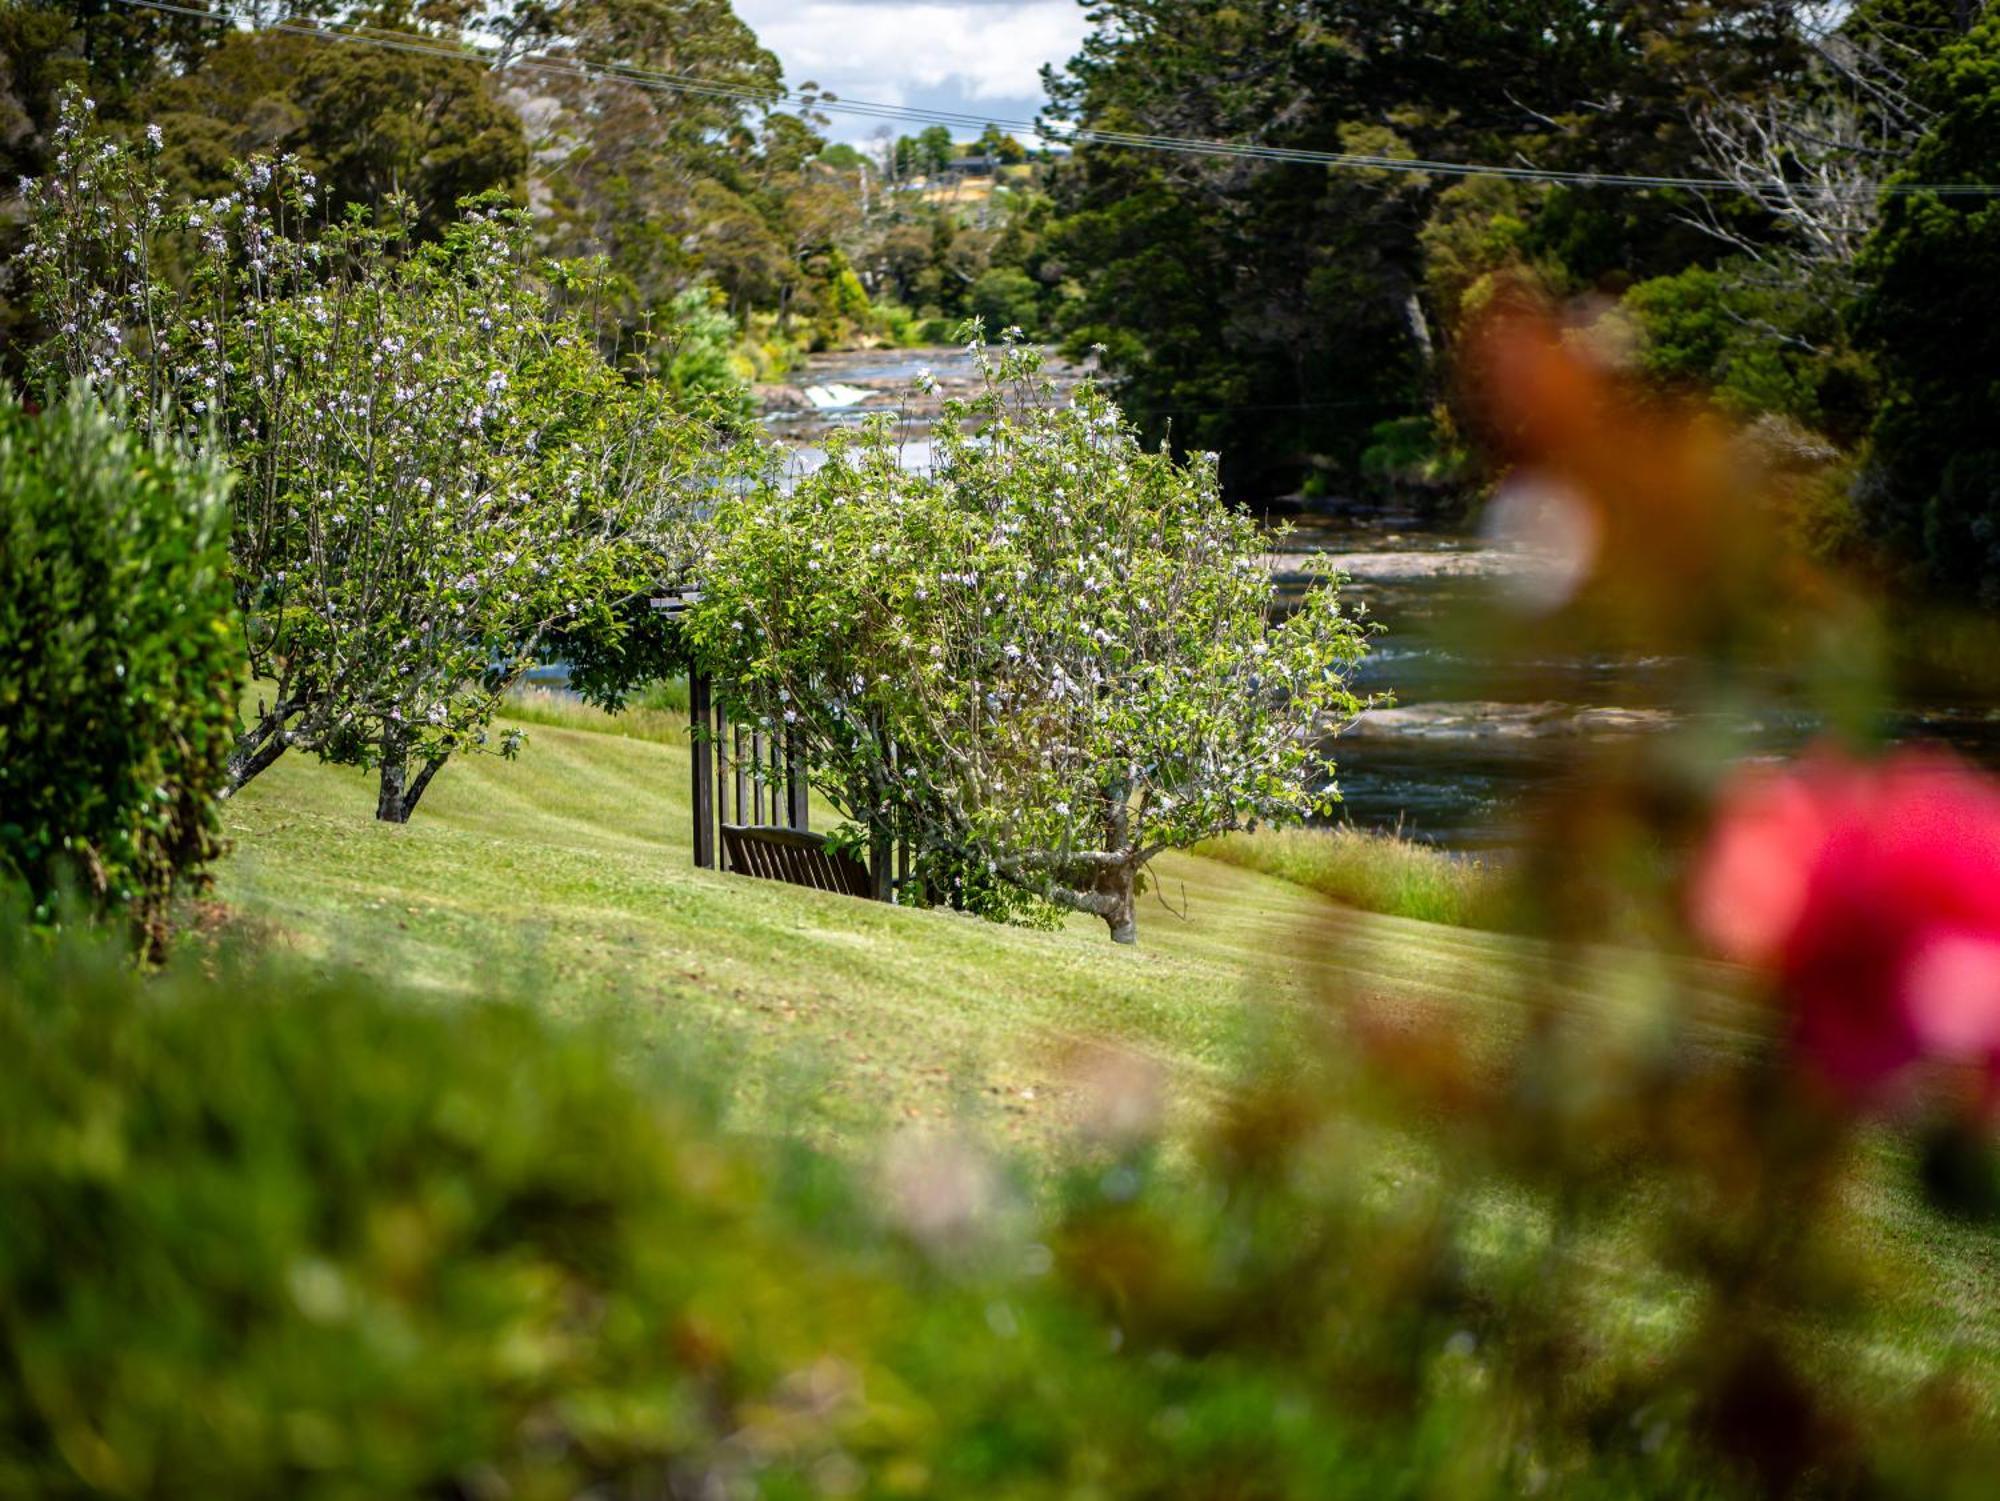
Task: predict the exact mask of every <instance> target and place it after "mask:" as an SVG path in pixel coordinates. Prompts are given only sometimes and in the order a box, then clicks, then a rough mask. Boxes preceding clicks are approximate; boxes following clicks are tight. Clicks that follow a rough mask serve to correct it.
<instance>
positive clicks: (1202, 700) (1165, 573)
mask: <svg viewBox="0 0 2000 1501" xmlns="http://www.w3.org/2000/svg"><path fill="white" fill-rule="evenodd" d="M973 355H974V357H975V359H977V360H978V361H979V364H980V368H981V370H982V371H983V372H984V374H985V377H986V381H985V387H984V390H983V392H982V393H981V394H980V395H978V396H976V397H975V398H974V399H973V400H971V401H950V402H947V403H946V404H945V408H944V413H943V419H942V421H941V423H940V424H939V427H938V429H937V436H936V439H935V441H936V444H937V452H936V461H935V464H934V466H933V467H931V468H930V469H928V470H927V471H922V472H912V471H909V470H906V469H905V468H903V467H902V465H901V464H900V463H899V458H900V455H899V452H898V446H897V443H896V440H895V437H894V434H893V431H892V429H891V428H890V427H889V426H888V425H887V423H886V422H881V423H878V424H876V425H874V426H872V427H870V428H868V429H866V430H865V431H864V432H863V434H862V435H861V436H860V438H859V439H858V441H843V440H842V439H841V438H838V437H836V438H835V439H834V440H833V442H832V443H831V444H830V445H829V454H828V459H827V463H826V465H825V466H824V467H823V468H821V469H820V470H818V471H817V472H815V473H813V474H811V475H809V476H807V477H805V478H804V479H802V480H801V481H800V482H799V483H798V484H797V485H796V486H795V487H793V488H790V489H786V488H784V487H782V486H779V485H766V486H764V487H762V488H759V489H757V490H755V491H753V492H750V493H747V494H745V495H742V496H738V497H734V498H732V499H731V500H729V501H728V502H726V503H725V504H724V505H723V507H722V509H721V511H720V512H719V515H718V525H717V528H716V530H717V543H716V555H715V556H714V557H713V558H712V560H710V561H709V562H708V563H707V564H706V565H705V567H704V578H703V588H704V593H703V597H702V599H701V602H700V604H699V605H698V606H697V607H696V609H695V610H694V612H693V613H692V616H691V623H690V629H691V631H692V633H693V636H694V640H695V643H696V649H697V650H698V651H700V652H702V653H704V654H705V655H706V658H707V660H708V661H709V662H710V663H711V664H712V666H713V670H714V671H715V673H716V674H717V678H718V682H719V683H720V684H721V686H722V690H723V692H724V695H725V698H727V699H731V700H733V701H734V703H735V705H736V707H737V710H738V712H739V713H746V714H749V715H751V716H753V717H758V718H762V719H763V720H765V721H767V722H775V721H778V720H783V721H785V722H786V723H788V724H790V725H791V726H793V727H794V729H795V730H797V731H800V732H802V733H803V736H804V743H805V745H806V747H807V750H808V756H809V759H810V761H811V764H812V768H813V775H814V779H815V781H816V782H817V783H818V784H819V786H820V787H821V788H822V790H824V791H825V792H826V794H827V795H828V796H829V797H830V798H832V799H833V800H834V802H835V803H836V804H837V805H838V806H839V807H840V808H841V809H842V810H843V811H844V812H845V813H847V814H848V816H849V817H850V818H852V819H854V820H857V821H858V822H859V823H862V824H866V825H868V826H869V827H870V828H871V829H872V830H873V831H874V833H875V835H876V837H877V840H878V848H879V841H881V840H882V839H885V838H889V837H896V838H904V839H908V840H909V841H910V842H911V843H912V844H913V845H914V846H915V847H916V848H917V849H918V850H919V851H920V852H923V853H924V854H926V855H928V856H929V857H930V858H931V859H932V860H933V861H934V862H939V861H941V862H943V863H944V864H945V865H948V866H949V867H951V868H952V869H953V870H954V872H955V873H956V874H957V875H958V876H959V877H960V878H961V879H963V878H965V877H970V878H972V879H973V880H974V881H975V882H978V881H982V880H985V881H997V882H1000V883H1004V884H1005V885H1006V886H1007V887H1010V888H1012V889H1014V890H1016V891H1020V892H1025V893H1028V894H1031V895H1032V896H1035V897H1039V898H1043V899H1046V900H1049V901H1053V902H1056V903H1058V904H1061V905H1063V906H1067V907H1071V908H1074V909H1077V910H1080V911H1085V912H1093V913H1096V914H1097V915H1098V916H1100V917H1102V918H1103V919H1104V920H1105V922H1106V923H1107V924H1109V926H1110V929H1111V935H1112V937H1113V938H1115V939H1117V940H1118V941H1120V942H1127V943H1129V942H1131V941H1133V939H1134V937H1135V935H1136V924H1135V917H1134V910H1133V906H1134V901H1133V899H1134V895H1135V892H1136V890H1137V887H1138V881H1139V877H1140V873H1141V872H1142V871H1143V870H1144V868H1145V866H1146V863H1147V862H1148V861H1149V860H1151V859H1152V858H1153V857H1154V856H1155V855H1156V854H1158V853H1159V852H1160V851H1161V850H1164V849H1168V848H1172V847H1174V846H1178V845H1183V844H1187V843H1190V842H1192V841H1194V840H1196V839H1200V838H1203V837H1206V836H1208V835H1210V834H1214V833H1217V832H1219V831H1221V830H1225V829H1233V828H1239V827H1242V826H1245V825H1247V824H1250V823H1253V822H1255V821H1257V820H1260V819H1286V818H1300V817H1303V816H1305V815H1307V814H1310V813H1313V812H1315V811H1318V810H1321V809H1324V808H1325V807H1327V806H1328V805H1329V804H1330V803H1331V802H1332V800H1333V799H1334V797H1335V795H1336V794H1335V791H1334V788H1333V785H1332V782H1331V780H1330V777H1329V773H1330V770H1331V768H1330V767H1329V766H1327V765H1326V764H1325V763H1324V762H1323V761H1322V760H1321V759H1320V758H1319V756H1318V754H1317V749H1318V747H1319V746H1320V744H1321V743H1322V741H1323V739H1324V738H1325V737H1326V736H1327V735H1328V734H1330V733H1331V732H1332V730H1333V729H1334V728H1336V727H1337V725H1338V723H1339V721H1340V720H1341V719H1343V718H1344V717H1346V716H1347V715H1349V714H1350V713H1352V712H1353V710H1354V709H1355V708H1356V707H1358V705H1357V702H1356V700H1355V698H1354V696H1353V695H1352V694H1351V693H1350V692H1349V691H1348V689H1347V687H1346V683H1345V672H1346V669H1347V668H1349V667H1350V666H1351V665H1352V664H1353V662H1354V661H1355V660H1356V659H1357V658H1358V657H1359V656H1360V654H1361V651H1362V632H1361V628H1360V626H1359V625H1358V624H1357V622H1356V621H1355V620H1353V619H1352V618H1350V617H1348V616H1346V615H1343V614H1342V613H1341V611H1340V607H1339V604H1338V601H1337V599H1336V597H1335V594H1334V592H1333V590H1331V589H1315V590H1313V591H1311V592H1310V593H1308V595H1307V596H1306V599H1305V601H1304V602H1303V604H1301V605H1300V607H1299V608H1298V609H1297V610H1296V611H1294V612H1293V613H1292V614H1291V615H1290V616H1288V617H1287V618H1285V619H1284V620H1282V621H1277V620H1275V619H1274V607H1275V604H1276V596H1275V589H1274V586H1273V584H1272V581H1271V578H1270V575H1269V571H1268V569H1267V567H1266V565H1265V563H1264V560H1263V553H1264V550H1265V547H1266V545H1267V544H1266V541H1265V539H1264V538H1263V536H1262V535H1261V534H1260V533H1259V531H1258V528H1257V526H1256V525H1255V523H1253V522H1252V521H1251V520H1250V519H1249V518H1248V517H1246V516H1244V515H1242V514H1241V513H1238V512H1234V511H1232V510H1230V509H1229V508H1228V507H1227V506H1225V505H1224V504H1223V503H1222V501H1221V500H1220V498H1219V497H1218V494H1217V490H1216V476H1215V464H1214V460H1213V459H1212V458H1211V457H1209V456H1206V455H1203V456H1197V457H1195V458H1194V459H1192V460H1190V461H1189V462H1187V463H1186V464H1182V463H1177V462H1176V461H1175V460H1174V459H1173V458H1171V457H1170V456H1169V455H1167V454H1165V453H1154V452H1147V451H1146V450H1144V449H1143V448H1141V446H1140V445H1139V442H1138V440H1137V439H1136V438H1135V437H1134V435H1133V433H1132V431H1131V429H1130V428H1129V427H1128V426H1127V425H1126V424H1125V422H1124V421H1123V419H1122V418H1121V416H1120V414H1119V412H1118V410H1117V409H1116V408H1115V407H1114V406H1113V405H1112V404H1111V403H1110V401H1109V400H1108V399H1107V398H1106V397H1105V396H1104V395H1103V394H1102V393H1100V392H1099V391H1097V390H1095V389H1094V388H1092V387H1090V386H1084V387H1082V388H1081V389H1080V390H1079V391H1078V392H1077V393H1076V396H1075V399H1074V401H1073V403H1072V404H1070V405H1068V406H1065V407H1060V408H1058V407H1056V406H1054V405H1053V403H1052V397H1051V393H1050V392H1049V390H1048V388H1047V386H1046V384H1045V383H1044V382H1042V381H1041V380H1040V379H1039V376H1038V371H1039V357H1038V356H1036V355H1035V354H1033V353H1032V352H1031V351H1027V350H1023V349H1017V348H1013V347H1011V346H1010V347H1009V348H1007V349H1005V350H1004V351H1002V352H1000V353H999V354H997V355H992V354H989V353H988V352H987V350H986V349H985V347H984V346H983V345H982V344H980V343H978V342H977V341H975V343H974V345H973ZM975 425H976V426H977V427H978V431H977V432H976V434H975V433H974V432H973V431H971V430H970V429H971V428H973V427H974V426H975Z"/></svg>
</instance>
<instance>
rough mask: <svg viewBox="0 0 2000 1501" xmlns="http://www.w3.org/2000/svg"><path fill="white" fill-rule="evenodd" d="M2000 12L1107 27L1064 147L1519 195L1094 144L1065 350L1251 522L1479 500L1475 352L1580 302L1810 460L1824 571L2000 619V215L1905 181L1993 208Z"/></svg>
mask: <svg viewBox="0 0 2000 1501" xmlns="http://www.w3.org/2000/svg"><path fill="white" fill-rule="evenodd" d="M1986 11H1987V8H1986V7H1985V6H1983V5H1980V4H1977V3H1971V0H1863V3H1860V4H1854V5H1803V4H1795V3H1786V0H1697V3H1690V0H1611V3H1596V0H1576V3H1565V4H1556V5H1549V4H1533V5H1529V4H1516V3H1512V0H1482V3H1429V4H1419V5H1410V4H1402V3H1385V0H1312V3H1300V0H1226V3H1225V0H1213V3H1211V0H1106V3H1104V4H1102V5H1100V6H1099V7H1098V8H1097V9H1096V10H1095V11H1093V16H1094V18H1095V20H1096V22H1097V29H1096V31H1095V33H1094V35H1093V36H1092V37H1091V39H1090V40H1089V42H1088V43H1087V44H1086V46H1085V48H1084V50H1083V52H1082V54H1081V55H1080V56H1079V57H1077V58H1076V59H1075V60H1074V61H1072V62H1071V63H1070V64H1069V65H1068V66H1067V67H1066V68H1063V69H1056V70H1051V71H1050V72H1049V73H1048V75H1047V84H1048V88H1049V91H1050V95H1051V98H1052V100H1053V107H1052V111H1051V114H1052V116H1053V118H1054V120H1056V121H1058V122H1063V123H1065V124H1067V125H1069V126H1071V127H1072V128H1078V129H1082V130H1086V131H1089V130H1095V131H1099V132H1104V133H1111V132H1117V133H1121V134H1135V135H1148V136H1165V137H1195V138H1201V139H1206V140H1225V141H1237V142H1251V143H1256V144H1257V145H1259V146H1263V147H1278V148H1293V149H1304V150H1311V151H1325V152H1342V153H1352V154H1359V155H1366V156H1369V157H1374V158H1377V159H1391V160H1393V159H1398V158H1400V159H1407V160H1412V161H1418V160H1421V161H1423V162H1427V163H1440V164H1452V163H1482V164H1491V165H1498V166H1504V167H1509V168H1513V169H1527V172H1526V173H1525V174H1524V175H1522V176H1519V177H1512V178H1508V177H1501V176H1497V175H1459V174H1452V173H1447V172H1442V171H1433V172H1425V171H1416V170H1397V169H1395V168H1394V167H1385V168H1381V169H1377V170H1366V169H1363V170H1355V169H1352V168H1337V167H1327V166H1318V165H1313V164H1309V163H1307V164H1300V163H1288V162H1283V161H1271V160H1255V159H1244V158H1242V157H1218V156H1205V155H1199V154H1189V153H1181V152H1172V151H1161V150H1154V149H1138V148H1134V147H1131V146H1127V145H1124V144H1122V143H1121V142H1116V141H1114V142H1109V143H1097V144H1085V145H1083V146H1082V147H1081V149H1079V151H1078V152H1077V154H1076V158H1075V162H1074V165H1073V167H1072V169H1071V170H1069V171H1067V172H1065V173H1063V174H1061V175H1060V176H1059V177H1058V178H1057V180H1056V189H1055V191H1056V200H1057V206H1058V217H1057V221H1056V222H1057V228H1056V230H1055V233H1054V237H1053V238H1054V242H1055V248H1054V253H1055V255H1056V256H1057V257H1059V258H1060V259H1061V260H1062V261H1063V263H1064V264H1065V265H1066V266H1067V267H1068V268H1069V272H1070V274H1071V275H1072V276H1074V277H1075V278H1076V281H1077V284H1078V287H1079V289H1080V292H1081V296H1080V299H1079V301H1078V303H1077V304H1076V306H1075V310H1074V312H1073V314H1072V318H1073V323H1072V325H1071V326H1072V330H1073V337H1074V338H1075V339H1076V340H1078V341H1079V342H1092V341H1097V342H1102V343H1103V344H1104V345H1105V346H1106V347H1107V350H1108V358H1109V361H1110V363H1111V364H1112V365H1113V366H1114V367H1115V368H1116V369H1117V370H1119V371H1120V372H1121V373H1122V375H1123V377H1124V379H1125V390H1126V395H1127V400H1128V403H1129V405H1130V406H1131V408H1132V409H1133V411H1134V412H1135V413H1136V414H1137V415H1138V416H1139V417H1140V418H1142V419H1143V420H1144V421H1145V422H1146V424H1147V425H1148V427H1149V428H1150V429H1151V430H1152V431H1154V432H1155V433H1159V432H1164V431H1167V430H1168V429H1169V427H1171V430H1172V432H1173V435H1174V437H1175V439H1176V440H1177V441H1185V442H1187V443H1190V444H1193V445H1198V446H1201V447H1206V448H1213V449H1216V450H1218V451H1220V452H1221V454H1222V455H1223V458H1224V463H1225V466H1226V468H1227V470H1228V472H1229V475H1230V479H1231V482H1232V484H1233V486H1234V488H1235V489H1236V490H1237V491H1238V493H1246V494H1256V493H1260V492H1261V493H1267V494H1268V493H1277V492H1281V491H1283V490H1285V489H1287V488H1290V487H1293V486H1299V485H1303V486H1305V487H1306V488H1307V489H1308V490H1309V491H1310V490H1312V489H1316V488H1320V487H1338V488H1339V489H1341V490H1348V489H1351V488H1352V487H1355V486H1359V485H1363V484H1368V483H1371V482H1372V483H1374V484H1377V485H1381V484H1387V485H1392V486H1399V487H1403V488H1411V487H1414V488H1417V489H1419V490H1421V489H1424V488H1436V489H1439V490H1442V491H1444V492H1447V493H1453V494H1457V493H1461V492H1462V490H1463V488H1464V487H1465V486H1466V485H1467V483H1468V482H1469V481H1471V482H1476V480H1477V476H1476V475H1475V473H1474V472H1473V469H1472V462H1473V461H1472V460H1471V459H1470V457H1469V453H1470V452H1471V451H1473V449H1474V448H1475V446H1476V445H1475V444H1474V443H1473V442H1472V441H1471V440H1473V439H1475V438H1476V437H1478V436H1479V434H1478V433H1477V431H1476V414H1474V413H1472V412H1470V411H1468V410H1467V409H1466V407H1465V405H1464V403H1463V402H1462V400H1461V399H1460V397H1459V393H1458V388H1457V385H1456V383H1455V380H1454V375H1455V368H1454V353H1455V351H1456V350H1457V349H1458V347H1459V345H1460V342H1461V336H1462V334H1463V333H1464V331H1465V330H1466V328H1467V327H1468V325H1469V324H1471V323H1473V322H1475V321H1476V320H1477V318H1478V317H1479V315H1480V314H1481V313H1482V312H1483V311H1484V310H1485V309H1487V308H1488V307H1490V306H1491V305H1492V304H1493V303H1494V301H1495V300H1496V299H1499V298H1507V297H1523V296H1527V297H1535V298H1539V299H1546V300H1550V301H1553V302H1557V303H1560V304H1561V305H1563V306H1565V307H1567V308H1568V309H1570V310H1571V312H1570V316H1571V317H1572V318H1573V319H1575V320H1576V322H1577V323H1578V334H1579V336H1580V337H1592V338H1594V339H1595V340H1596V341H1597V342H1599V343H1600V344H1601V345H1603V346H1605V347H1607V348H1615V349H1617V350H1618V351H1619V352H1620V354H1621V355H1622V356H1623V357H1624V358H1627V359H1629V360H1630V361H1632V362H1634V363H1636V364H1637V365H1638V366H1639V367H1640V368H1641V369H1642V370H1643V371H1644V372H1645V373H1646V374H1647V375H1648V376H1649V377H1650V379H1651V380H1652V381H1654V382H1656V383H1657V384H1658V385H1659V386H1660V387H1662V388H1666V389H1669V390H1676V391H1682V392H1689V393H1697V392H1698V393H1705V395H1706V398H1707V399H1710V400H1712V401H1713V402H1714V403H1715V404H1716V405H1718V406H1719V407H1720V408H1722V409H1723V410H1724V411H1725V412H1728V413H1730V414H1733V415H1736V416H1738V417H1741V418H1744V419H1747V420H1748V421H1749V422H1750V423H1751V424H1753V430H1754V431H1756V432H1757V433H1758V434H1760V435H1761V436H1763V437H1764V438H1766V439H1768V440H1769V441H1771V442H1773V443H1776V444H1780V445H1782V446H1783V447H1784V448H1785V449H1787V450H1790V451H1795V452H1797V453H1800V454H1803V455H1807V456H1811V457H1813V458H1815V459H1817V460H1820V461H1821V463H1822V465H1823V466H1825V467H1822V468H1821V471H1820V472H1821V478H1820V479H1819V480H1818V482H1817V483H1816V484H1815V485H1814V486H1812V487H1811V490H1812V493H1811V494H1810V495H1809V496H1808V497H1806V499H1805V500H1804V501H1803V502H1802V506H1801V512H1802V514H1801V516H1800V517H1799V522H1800V526H1801V530H1802V531H1803V532H1804V533H1805V535H1806V537H1807V539H1808V540H1809V541H1810V542H1812V543H1813V544H1814V545H1815V546H1817V547H1819V548H1821V549H1838V550H1847V551H1850V552H1860V553H1866V554H1869V555H1871V556H1872V557H1875V558H1878V559H1895V560H1901V561H1910V562H1915V563H1916V564H1918V565H1919V566H1920V567H1921V568H1922V569H1923V570H1924V572H1925V573H1926V574H1927V575H1928V577H1929V579H1930V580H1931V581H1932V582H1933V583H1934V584H1935V585H1937V586H1940V587H1941V588H1943V589H1944V590H1946V591H1948V592H1950V593H1952V594H1956V595H1974V594H1976V595H1979V596H1981V597H1983V599H1984V601H1985V602H1986V603H1987V604H1989V605H1991V604H1995V603H2000V437H1997V436H1996V435H2000V342H1996V341H2000V203H1996V201H1995V199H1994V198H1993V197H1992V196H1991V195H1990V194H1989V195H1981V194H1977V193H1965V192H1962V191H1961V192H1951V191H1943V192H1940V191H1933V190H1928V189H1926V188H1924V187H1921V186H1919V185H1946V186H1947V187H1948V188H1949V187H1960V188H1962V187H1963V186H1964V185H1990V184H1994V183H2000V18H1996V17H1993V16H1990V15H1987V14H1986ZM1564 173H1587V174H1597V175H1605V176H1609V175H1619V176H1622V177H1626V178H1637V179H1646V178H1676V179H1684V180H1686V179H1692V180H1696V181H1699V182H1701V183H1702V184H1703V185H1702V186H1700V187H1686V186H1669V187H1655V188H1648V187H1644V186H1639V185H1621V186H1612V185H1600V184H1591V183H1577V182H1564V181H1549V180H1546V178H1547V177H1559V176H1560V175H1561V174H1564ZM1537 174H1543V175H1544V178H1543V180H1538V176H1537ZM1947 287H1950V288H1953V289H1955V290H1954V291H1953V293H1952V294H1951V295H1949V296H1946V295H1943V294H1942V290H1943V289H1944V288H1947ZM1829 461H1830V462H1829Z"/></svg>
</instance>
